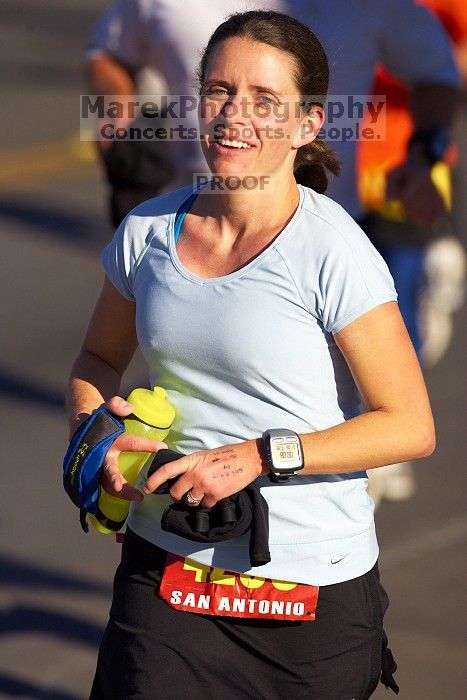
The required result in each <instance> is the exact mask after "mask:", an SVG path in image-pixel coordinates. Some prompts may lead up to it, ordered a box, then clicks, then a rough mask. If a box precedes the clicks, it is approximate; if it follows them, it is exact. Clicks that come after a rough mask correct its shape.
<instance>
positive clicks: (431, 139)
mask: <svg viewBox="0 0 467 700" xmlns="http://www.w3.org/2000/svg"><path fill="white" fill-rule="evenodd" d="M450 143H451V137H450V134H449V131H448V130H447V129H446V127H445V126H442V125H441V124H438V125H437V126H433V127H431V128H429V129H417V131H414V133H413V134H412V136H411V137H410V139H409V143H408V147H409V148H410V146H412V145H413V144H420V145H421V146H422V148H423V153H424V155H425V157H426V159H427V160H428V162H429V163H430V164H431V165H434V164H435V163H438V162H439V161H440V160H443V158H444V155H445V153H446V151H447V148H448V146H449V145H450Z"/></svg>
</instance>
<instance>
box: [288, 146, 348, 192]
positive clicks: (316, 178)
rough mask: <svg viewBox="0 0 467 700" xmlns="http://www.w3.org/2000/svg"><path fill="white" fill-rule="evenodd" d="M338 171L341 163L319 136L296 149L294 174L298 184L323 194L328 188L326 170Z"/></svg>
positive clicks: (335, 173) (334, 172) (337, 172)
mask: <svg viewBox="0 0 467 700" xmlns="http://www.w3.org/2000/svg"><path fill="white" fill-rule="evenodd" d="M340 171H341V163H340V162H339V160H338V159H337V158H336V156H335V155H334V153H333V151H332V150H331V149H330V148H329V146H328V145H327V144H325V143H324V141H322V140H321V139H320V138H317V139H315V140H314V141H312V142H311V143H310V144H308V145H307V146H301V147H300V148H299V149H298V153H297V156H296V158H295V165H294V175H295V179H296V181H297V182H298V183H299V184H300V185H305V187H311V189H313V190H315V191H316V192H319V193H320V194H323V193H324V192H326V190H327V188H328V172H330V173H332V174H333V175H339V173H340Z"/></svg>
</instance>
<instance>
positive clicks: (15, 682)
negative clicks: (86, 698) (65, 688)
mask: <svg viewBox="0 0 467 700" xmlns="http://www.w3.org/2000/svg"><path fill="white" fill-rule="evenodd" d="M0 693H2V697H8V698H23V699H24V698H31V699H34V700H81V696H79V695H70V694H69V693H63V692H62V691H60V690H52V689H50V688H38V687H37V685H34V684H32V683H28V682H27V681H22V680H19V679H18V678H14V677H13V676H10V675H8V674H6V673H1V672H0Z"/></svg>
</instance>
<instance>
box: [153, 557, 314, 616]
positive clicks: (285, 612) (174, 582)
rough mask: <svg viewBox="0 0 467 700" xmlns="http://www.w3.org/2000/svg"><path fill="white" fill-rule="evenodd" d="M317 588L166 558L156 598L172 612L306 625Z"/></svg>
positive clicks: (311, 611) (312, 607)
mask: <svg viewBox="0 0 467 700" xmlns="http://www.w3.org/2000/svg"><path fill="white" fill-rule="evenodd" d="M318 593H319V587H318V586H309V585H308V584H304V583H293V582H291V581H278V580H276V579H267V578H261V577H259V576H249V575H247V574H239V573H235V572H233V571H226V570H225V569H218V568H213V567H210V566H207V565H205V564H199V563H198V562H195V561H193V560H191V559H185V558H183V557H179V556H178V555H176V554H171V553H168V554H167V561H166V565H165V569H164V574H163V576H162V581H161V585H160V589H159V595H160V597H161V598H162V599H163V600H165V601H166V603H168V604H169V605H170V606H171V607H172V608H174V609H176V610H184V611H185V612H191V613H198V614H200V615H216V616H226V617H242V618H244V619H245V618H247V619H262V620H292V621H299V622H306V621H309V620H314V619H315V617H316V605H317V602H318Z"/></svg>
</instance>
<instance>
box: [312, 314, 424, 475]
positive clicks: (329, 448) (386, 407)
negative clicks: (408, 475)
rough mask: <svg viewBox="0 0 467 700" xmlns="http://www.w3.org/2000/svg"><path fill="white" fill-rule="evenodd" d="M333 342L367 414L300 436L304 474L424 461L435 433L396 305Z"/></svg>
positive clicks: (355, 323) (360, 322)
mask: <svg viewBox="0 0 467 700" xmlns="http://www.w3.org/2000/svg"><path fill="white" fill-rule="evenodd" d="M335 341H336V343H337V345H338V347H339V349H340V351H341V353H342V355H343V356H344V358H345V360H346V362H347V364H348V366H349V368H350V371H351V372H352V375H353V378H354V380H355V383H356V385H357V387H358V389H359V391H360V393H361V395H362V397H363V400H364V402H365V404H366V407H367V412H366V413H362V414H361V415H360V416H357V417H355V418H351V419H350V420H347V421H345V422H344V423H340V424H339V425H336V426H334V427H333V428H329V429H327V430H322V431H319V432H316V433H308V434H307V435H303V436H302V441H303V447H304V452H305V459H306V468H305V469H304V470H303V471H302V472H301V473H302V474H303V473H315V474H320V473H332V472H351V471H359V470H360V469H370V468H372V467H380V466H384V465H386V464H393V463H395V462H403V461H406V460H409V459H418V458H420V457H428V456H429V455H430V454H431V453H432V452H433V450H434V449H435V429H434V424H433V416H432V413H431V408H430V402H429V399H428V394H427V390H426V386H425V381H424V379H423V375H422V371H421V368H420V365H419V362H418V359H417V356H416V354H415V351H414V348H413V345H412V343H411V341H410V338H409V335H408V333H407V330H406V327H405V325H404V322H403V320H402V317H401V314H400V312H399V307H398V306H397V304H396V303H395V302H388V303H386V304H381V305H380V306H377V307H376V308H374V309H372V310H371V311H368V312H367V313H365V314H363V315H362V316H360V317H359V318H357V319H356V320H355V321H353V322H352V323H350V324H349V325H348V326H346V327H345V328H343V329H342V330H341V331H339V332H338V333H336V335H335Z"/></svg>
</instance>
